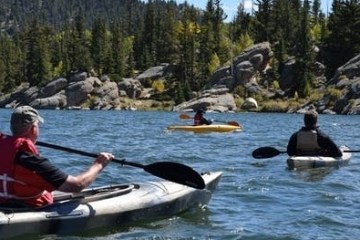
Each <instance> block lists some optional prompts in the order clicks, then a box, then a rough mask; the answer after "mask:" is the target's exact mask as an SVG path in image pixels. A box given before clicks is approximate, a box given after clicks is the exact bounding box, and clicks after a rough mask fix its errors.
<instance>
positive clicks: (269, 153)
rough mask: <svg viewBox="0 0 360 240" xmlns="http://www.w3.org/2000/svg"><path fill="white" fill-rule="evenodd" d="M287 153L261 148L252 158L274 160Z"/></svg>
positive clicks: (271, 148) (353, 151)
mask: <svg viewBox="0 0 360 240" xmlns="http://www.w3.org/2000/svg"><path fill="white" fill-rule="evenodd" d="M342 151H343V152H350V153H356V152H360V150H342ZM282 153H287V151H280V150H278V149H276V148H273V147H260V148H257V149H255V150H254V151H253V153H252V156H253V157H254V158H272V157H275V156H277V155H279V154H282Z"/></svg>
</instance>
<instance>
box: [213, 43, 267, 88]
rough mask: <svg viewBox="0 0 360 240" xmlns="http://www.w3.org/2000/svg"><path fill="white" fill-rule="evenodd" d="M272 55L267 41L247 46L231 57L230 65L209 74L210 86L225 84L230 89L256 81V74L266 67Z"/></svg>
mask: <svg viewBox="0 0 360 240" xmlns="http://www.w3.org/2000/svg"><path fill="white" fill-rule="evenodd" d="M272 55H273V53H272V50H271V46H270V43H269V42H263V43H259V44H256V45H254V46H252V47H249V48H248V49H246V50H245V51H243V52H242V53H241V54H239V55H238V56H236V57H235V58H233V59H232V62H231V64H230V66H225V67H222V68H219V69H218V70H217V71H215V73H214V74H213V75H212V76H211V86H213V87H214V86H219V85H225V86H226V87H227V88H229V89H231V90H232V89H234V88H235V87H236V86H237V85H245V84H247V83H253V82H254V83H256V75H257V74H258V73H259V72H260V73H261V72H263V71H264V70H265V69H266V67H267V66H268V64H269V61H270V59H271V57H272Z"/></svg>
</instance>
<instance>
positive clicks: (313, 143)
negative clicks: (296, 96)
mask: <svg viewBox="0 0 360 240" xmlns="http://www.w3.org/2000/svg"><path fill="white" fill-rule="evenodd" d="M317 120H318V113H317V112H316V111H315V110H308V111H307V112H306V113H305V115H304V124H305V126H304V127H302V128H301V129H300V130H298V131H297V132H295V133H294V134H293V135H292V136H291V137H290V139H289V142H288V145H287V154H288V155H289V156H311V155H320V156H328V157H334V158H337V157H341V156H342V152H341V150H340V149H339V147H338V146H337V145H336V144H335V142H334V141H333V140H332V139H331V138H330V137H329V136H328V135H326V134H325V133H324V132H322V131H321V130H320V129H319V126H318V125H317Z"/></svg>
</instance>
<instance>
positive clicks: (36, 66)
mask: <svg viewBox="0 0 360 240" xmlns="http://www.w3.org/2000/svg"><path fill="white" fill-rule="evenodd" d="M26 35H27V39H26V78H27V81H28V82H29V83H30V86H37V85H42V84H44V83H46V82H48V81H49V80H50V79H51V74H50V70H51V64H50V57H49V51H48V46H47V43H48V36H47V35H46V34H45V29H44V28H42V27H41V26H40V25H39V24H38V21H37V19H36V18H34V19H33V21H32V24H31V26H30V29H29V31H28V32H27V34H26Z"/></svg>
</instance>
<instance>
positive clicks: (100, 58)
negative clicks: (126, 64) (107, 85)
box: [90, 18, 110, 74]
mask: <svg viewBox="0 0 360 240" xmlns="http://www.w3.org/2000/svg"><path fill="white" fill-rule="evenodd" d="M109 51H110V49H109V40H108V33H107V30H106V26H105V21H104V20H103V19H100V18H96V19H95V21H94V23H93V29H92V40H91V48H90V52H91V57H92V61H93V63H94V70H95V71H96V72H97V73H98V74H102V73H103V71H104V69H105V68H106V66H109V54H110V53H109Z"/></svg>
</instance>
